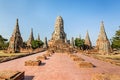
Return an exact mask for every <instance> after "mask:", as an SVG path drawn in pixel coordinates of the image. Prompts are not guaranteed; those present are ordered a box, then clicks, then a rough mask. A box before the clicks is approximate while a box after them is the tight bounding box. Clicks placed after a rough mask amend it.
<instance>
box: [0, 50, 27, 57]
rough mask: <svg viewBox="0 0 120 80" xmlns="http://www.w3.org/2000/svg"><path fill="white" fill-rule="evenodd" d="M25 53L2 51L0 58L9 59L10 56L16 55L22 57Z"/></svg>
mask: <svg viewBox="0 0 120 80" xmlns="http://www.w3.org/2000/svg"><path fill="white" fill-rule="evenodd" d="M24 54H26V53H4V52H3V51H0V57H2V56H5V57H10V56H17V55H24Z"/></svg>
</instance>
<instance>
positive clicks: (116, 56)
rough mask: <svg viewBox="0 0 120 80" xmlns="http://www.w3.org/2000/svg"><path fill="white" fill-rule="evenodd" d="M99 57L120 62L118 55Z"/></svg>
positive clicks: (119, 55)
mask: <svg viewBox="0 0 120 80" xmlns="http://www.w3.org/2000/svg"><path fill="white" fill-rule="evenodd" d="M98 56H100V57H103V58H107V59H113V60H120V54H116V55H98Z"/></svg>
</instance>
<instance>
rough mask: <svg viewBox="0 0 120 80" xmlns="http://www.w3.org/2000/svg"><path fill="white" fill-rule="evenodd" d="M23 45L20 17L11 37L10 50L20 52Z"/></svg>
mask: <svg viewBox="0 0 120 80" xmlns="http://www.w3.org/2000/svg"><path fill="white" fill-rule="evenodd" d="M22 47H23V39H22V37H21V34H20V30H19V24H18V19H17V20H16V26H15V29H14V31H13V34H12V36H11V37H10V41H9V47H8V52H11V53H16V52H20V48H22Z"/></svg>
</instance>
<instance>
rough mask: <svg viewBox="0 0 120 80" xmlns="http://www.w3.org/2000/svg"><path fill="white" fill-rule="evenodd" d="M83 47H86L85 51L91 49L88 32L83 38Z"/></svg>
mask: <svg viewBox="0 0 120 80" xmlns="http://www.w3.org/2000/svg"><path fill="white" fill-rule="evenodd" d="M85 45H86V46H87V49H91V48H92V44H91V41H90V37H89V33H88V31H87V33H86V37H85Z"/></svg>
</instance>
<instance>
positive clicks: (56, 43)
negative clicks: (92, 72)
mask: <svg viewBox="0 0 120 80" xmlns="http://www.w3.org/2000/svg"><path fill="white" fill-rule="evenodd" d="M48 44H49V50H54V52H57V53H66V52H71V51H73V48H71V47H70V45H69V44H68V43H67V37H66V33H65V32H64V22H63V19H62V17H61V16H58V17H57V19H56V23H55V30H54V32H53V33H52V38H51V40H50V41H49V43H48Z"/></svg>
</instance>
